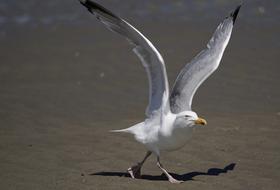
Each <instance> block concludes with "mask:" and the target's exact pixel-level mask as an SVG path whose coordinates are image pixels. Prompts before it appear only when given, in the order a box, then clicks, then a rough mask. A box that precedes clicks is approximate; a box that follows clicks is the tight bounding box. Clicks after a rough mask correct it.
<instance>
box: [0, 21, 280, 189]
mask: <svg viewBox="0 0 280 190" xmlns="http://www.w3.org/2000/svg"><path fill="white" fill-rule="evenodd" d="M136 26H137V27H138V28H139V29H141V30H142V31H144V34H146V35H147V36H148V38H150V39H151V40H152V42H153V43H154V44H155V46H156V47H158V49H159V50H160V52H161V53H162V55H163V57H164V58H165V61H166V66H167V70H168V75H169V80H170V84H173V81H174V80H175V77H176V75H177V74H178V72H179V70H180V68H182V67H183V65H184V64H185V63H186V62H187V61H189V60H190V59H191V58H192V57H193V56H195V55H196V53H198V52H199V51H200V50H201V49H202V48H203V47H204V46H205V44H206V42H207V41H208V39H209V38H210V36H211V34H212V32H213V31H214V29H215V26H216V24H214V25H213V24H212V23H211V24H209V27H208V26H202V25H199V24H198V25H194V24H190V23H185V25H183V24H182V23H177V24H176V23H169V24H168V25H166V24H164V23H158V24H156V25H155V24H150V23H140V24H136ZM279 32H280V28H279V27H264V28H257V27H253V26H252V27H251V26H246V24H245V23H242V22H240V23H239V24H237V25H236V27H235V29H234V32H233V36H232V39H231V42H230V44H229V46H228V48H227V50H226V52H225V54H224V57H223V60H222V64H221V67H220V68H219V70H218V71H216V73H215V74H214V75H213V76H211V77H210V78H209V79H208V80H207V81H206V82H205V83H204V84H203V85H202V86H201V88H200V89H199V90H198V92H197V94H196V96H195V98H194V103H193V109H194V110H195V111H197V112H198V113H199V114H200V115H201V116H203V117H205V118H206V119H207V121H208V123H209V124H208V125H207V126H206V127H203V128H199V129H197V130H196V132H195V134H194V136H193V138H192V139H191V140H190V142H189V143H188V144H187V145H186V146H185V147H184V148H182V149H181V150H179V151H175V152H172V153H164V154H163V155H162V162H163V164H164V165H165V166H166V168H168V169H169V171H170V172H171V173H173V175H174V176H175V177H177V178H179V179H182V180H185V181H186V182H185V183H183V184H180V185H172V184H169V183H168V181H167V180H166V178H165V177H164V176H162V175H161V172H160V171H159V169H158V168H157V167H156V165H155V157H151V158H150V159H149V160H148V161H147V163H146V164H145V165H144V168H143V170H142V173H143V179H141V180H132V179H130V178H129V177H127V174H126V173H125V171H126V169H127V168H128V167H129V166H130V165H131V164H133V163H135V162H137V161H139V160H140V159H142V157H143V156H144V154H145V149H144V147H142V146H141V145H139V144H137V143H136V142H135V141H134V140H133V138H132V137H130V136H128V135H124V134H111V133H108V131H109V130H111V129H120V128H125V127H128V126H130V125H133V124H135V123H137V122H140V121H142V120H143V119H144V110H145V107H146V104H147V94H148V86H147V79H146V75H145V72H144V69H143V68H142V67H141V64H140V62H139V61H138V59H137V57H136V56H135V55H134V54H133V53H132V52H131V51H130V49H129V45H128V44H127V43H126V41H125V40H123V39H122V38H121V37H118V36H116V35H113V34H111V32H109V31H107V30H106V29H104V28H103V27H102V25H97V24H93V25H92V26H78V27H71V26H65V27H63V26H60V27H51V28H37V29H26V28H21V29H18V30H12V29H11V30H9V31H7V32H6V34H5V37H3V36H2V38H1V39H0V40H1V41H0V42H1V43H0V52H1V53H0V55H1V62H0V86H1V88H0V118H1V119H0V126H1V127H0V131H1V132H0V147H1V148H0V150H1V151H0V168H1V172H0V187H1V189H6V190H8V189H36V190H38V189H73V190H74V189H75V190H76V189H215V190H216V189H278V188H279V185H280V183H279V177H280V172H279V169H280V166H279V163H280V144H279V137H280V133H279V132H280V129H279V121H280V108H279V105H280V101H279V95H280V89H279V79H280V77H279V69H280V66H279V61H278V57H279V55H278V54H279V47H280V42H279Z"/></svg>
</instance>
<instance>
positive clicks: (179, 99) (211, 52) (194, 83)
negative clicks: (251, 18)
mask: <svg viewBox="0 0 280 190" xmlns="http://www.w3.org/2000/svg"><path fill="white" fill-rule="evenodd" d="M240 7H241V6H238V7H237V8H236V9H235V11H234V12H232V13H231V15H230V16H229V17H228V18H226V19H225V20H224V21H223V22H222V23H221V24H220V25H219V26H218V28H217V29H216V31H215V33H214V34H213V36H212V38H211V39H210V41H209V42H208V44H207V48H206V49H204V50H202V51H201V52H200V53H199V54H198V55H197V56H196V57H195V58H194V59H193V60H192V61H191V62H190V63H188V64H187V65H186V66H185V67H184V68H183V69H182V70H181V72H180V74H179V75H178V77H177V79H176V81H175V84H174V86H173V90H172V92H171V96H170V109H171V111H172V112H173V113H179V112H182V111H187V110H191V105H192V99H193V96H194V94H195V92H196V90H197V89H198V87H199V86H200V85H201V84H202V82H203V81H205V80H206V79H207V78H208V77H209V76H210V75H211V74H212V73H213V72H214V71H215V70H216V69H217V68H218V66H219V64H220V61H221V59H222V56H223V53H224V50H225V48H226V46H227V44H228V42H229V39H230V36H231V32H232V28H233V24H234V22H235V19H236V16H237V14H238V12H239V9H240Z"/></svg>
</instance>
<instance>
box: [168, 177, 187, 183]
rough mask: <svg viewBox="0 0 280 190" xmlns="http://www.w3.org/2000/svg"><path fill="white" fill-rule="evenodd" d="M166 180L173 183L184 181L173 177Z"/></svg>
mask: <svg viewBox="0 0 280 190" xmlns="http://www.w3.org/2000/svg"><path fill="white" fill-rule="evenodd" d="M168 181H169V182H170V183H173V184H180V183H183V182H184V181H181V180H177V179H174V178H171V179H168Z"/></svg>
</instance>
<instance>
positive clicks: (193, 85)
mask: <svg viewBox="0 0 280 190" xmlns="http://www.w3.org/2000/svg"><path fill="white" fill-rule="evenodd" d="M79 1H80V3H81V4H82V5H84V6H85V7H86V8H87V9H88V11H89V12H91V13H92V14H93V15H94V16H95V17H96V18H97V19H98V20H99V21H101V22H102V23H103V24H104V25H105V26H106V27H107V28H108V29H109V30H111V31H113V32H116V33H118V34H120V35H122V36H123V37H125V38H126V39H127V40H128V41H129V42H130V44H131V45H132V47H133V49H132V50H133V52H134V53H135V54H136V55H137V56H138V57H139V59H140V60H141V62H142V65H143V66H144V68H145V70H146V73H147V75H148V79H149V105H148V106H147V108H146V119H145V120H144V121H143V122H141V123H138V124H136V125H133V126H132V127H129V128H126V129H121V130H113V131H112V132H124V133H129V134H132V135H133V136H134V138H135V140H136V141H138V142H140V143H141V144H143V145H144V146H145V147H146V148H147V153H146V155H145V157H144V159H143V160H142V161H140V162H138V163H137V164H135V165H133V166H131V167H130V168H128V170H127V171H128V173H129V174H130V176H131V177H132V178H141V167H142V166H143V164H144V162H145V161H146V160H147V158H148V157H149V156H150V155H151V154H154V155H155V156H156V158H157V166H158V167H159V169H160V170H161V171H162V172H163V173H164V174H165V175H166V177H167V178H168V180H169V181H170V182H171V183H182V182H183V181H179V180H177V179H175V178H173V177H172V176H171V175H170V174H169V173H168V171H167V170H166V169H165V168H164V167H163V165H162V164H161V162H160V153H161V152H162V151H174V150H178V149H180V148H181V147H183V146H184V145H185V144H186V143H187V142H188V140H189V138H190V136H191V134H192V132H193V129H194V128H196V127H198V126H202V125H206V124H207V122H206V120H205V119H203V118H200V117H198V115H197V114H196V113H195V112H194V111H192V108H191V105H192V99H193V96H194V94H195V92H196V91H197V89H198V87H199V86H200V85H201V84H202V82H203V81H205V80H206V79H207V78H208V77H209V76H210V75H211V74H212V73H213V72H214V71H215V70H216V69H217V68H218V66H219V64H220V61H221V59H222V56H223V53H224V51H225V48H226V46H227V44H228V42H229V39H230V36H231V33H232V29H233V25H234V23H235V20H236V17H237V15H238V12H239V9H240V7H241V5H239V6H237V8H236V9H235V10H234V11H233V12H231V14H230V15H229V16H228V17H226V18H225V19H224V20H223V21H222V22H221V23H220V24H219V26H218V27H217V29H216V31H215V32H214V34H213V36H212V38H211V39H210V41H209V42H208V43H207V46H206V48H205V49H204V50H202V51H201V52H200V53H199V54H198V55H197V56H196V57H194V58H193V59H192V60H191V61H190V62H189V63H188V64H186V65H185V66H184V68H183V69H182V70H181V71H180V73H179V75H178V77H177V79H176V81H175V83H174V86H173V88H172V91H171V93H169V84H168V78H167V74H166V68H165V64H164V60H163V58H162V56H161V55H160V53H159V52H158V50H157V49H156V48H155V47H154V45H153V44H152V43H151V42H150V41H149V40H148V39H147V38H146V37H145V36H144V35H143V34H142V33H140V32H139V31H138V30H137V29H136V28H134V27H133V26H132V25H130V24H129V23H128V22H127V21H125V20H124V19H122V18H120V17H118V16H116V15H115V14H114V13H112V12H111V11H109V10H108V9H106V8H104V7H103V6H101V5H100V4H98V3H96V2H94V1H92V0H79Z"/></svg>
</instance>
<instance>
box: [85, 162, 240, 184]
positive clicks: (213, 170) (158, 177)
mask: <svg viewBox="0 0 280 190" xmlns="http://www.w3.org/2000/svg"><path fill="white" fill-rule="evenodd" d="M235 165H236V164H235V163H231V164H229V165H227V166H225V167H224V168H222V169H221V168H210V169H208V171H207V172H197V171H194V172H189V173H185V174H182V175H180V174H175V173H170V174H171V175H172V176H173V177H174V178H175V179H177V180H181V181H189V180H194V179H193V178H194V177H196V176H200V175H208V176H218V175H220V174H223V173H227V172H228V171H232V170H234V167H235ZM89 175H91V176H95V175H97V176H116V177H130V175H129V174H128V173H127V172H97V173H91V174H89ZM141 179H144V180H151V181H167V178H166V176H165V175H164V174H161V175H156V176H153V175H142V176H141Z"/></svg>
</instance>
